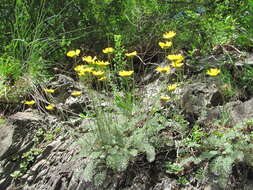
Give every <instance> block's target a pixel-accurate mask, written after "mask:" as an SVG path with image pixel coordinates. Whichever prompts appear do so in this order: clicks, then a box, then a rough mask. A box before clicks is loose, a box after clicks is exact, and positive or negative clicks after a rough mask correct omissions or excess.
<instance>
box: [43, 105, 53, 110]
mask: <svg viewBox="0 0 253 190" xmlns="http://www.w3.org/2000/svg"><path fill="white" fill-rule="evenodd" d="M45 108H46V109H47V110H53V109H54V108H55V105H54V104H49V105H47V106H45Z"/></svg>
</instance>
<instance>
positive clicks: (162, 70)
mask: <svg viewBox="0 0 253 190" xmlns="http://www.w3.org/2000/svg"><path fill="white" fill-rule="evenodd" d="M155 70H156V71H157V72H160V73H162V72H170V67H169V66H166V67H157V68H156V69H155Z"/></svg>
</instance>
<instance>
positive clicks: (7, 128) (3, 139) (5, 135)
mask: <svg viewBox="0 0 253 190" xmlns="http://www.w3.org/2000/svg"><path fill="white" fill-rule="evenodd" d="M0 131H1V133H0V160H2V159H3V155H4V153H6V152H7V150H8V149H9V148H10V146H11V144H12V136H13V132H14V129H13V127H12V125H11V124H10V123H5V124H3V125H0Z"/></svg>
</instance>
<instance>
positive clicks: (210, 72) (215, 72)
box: [206, 68, 220, 77]
mask: <svg viewBox="0 0 253 190" xmlns="http://www.w3.org/2000/svg"><path fill="white" fill-rule="evenodd" d="M219 73H220V69H217V68H213V69H209V70H207V72H206V74H208V75H209V76H212V77H215V76H217V75H218V74H219Z"/></svg>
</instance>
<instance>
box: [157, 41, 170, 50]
mask: <svg viewBox="0 0 253 190" xmlns="http://www.w3.org/2000/svg"><path fill="white" fill-rule="evenodd" d="M158 44H159V46H160V47H161V48H162V49H165V48H169V47H171V46H172V42H168V41H167V42H165V43H164V42H159V43H158Z"/></svg>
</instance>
